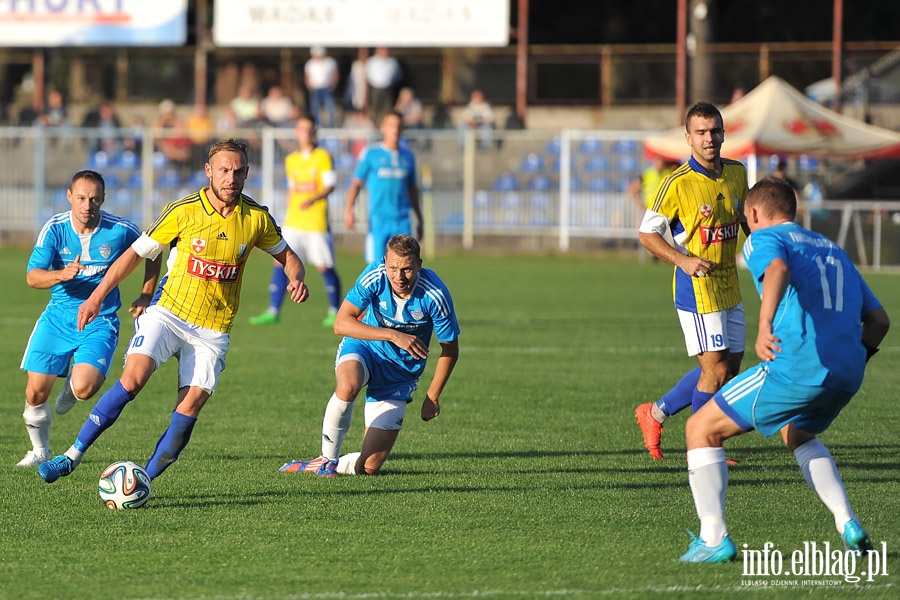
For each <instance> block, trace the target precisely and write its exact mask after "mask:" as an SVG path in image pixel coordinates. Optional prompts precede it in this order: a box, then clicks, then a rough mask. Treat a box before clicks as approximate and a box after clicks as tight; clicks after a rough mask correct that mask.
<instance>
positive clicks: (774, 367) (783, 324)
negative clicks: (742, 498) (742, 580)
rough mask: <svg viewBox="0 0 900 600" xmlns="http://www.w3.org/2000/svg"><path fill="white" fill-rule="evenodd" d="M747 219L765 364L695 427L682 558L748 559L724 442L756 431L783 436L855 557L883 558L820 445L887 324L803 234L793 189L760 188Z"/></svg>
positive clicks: (844, 270)
mask: <svg viewBox="0 0 900 600" xmlns="http://www.w3.org/2000/svg"><path fill="white" fill-rule="evenodd" d="M744 211H745V213H746V216H747V223H748V225H749V227H750V230H751V232H752V233H751V235H750V237H749V238H748V239H747V241H746V243H745V244H744V250H743V253H744V258H745V259H746V261H747V266H748V267H749V269H750V272H751V273H752V274H753V278H754V280H755V282H756V287H757V289H758V290H759V292H760V295H761V298H762V303H761V306H760V310H759V332H758V334H757V337H756V344H755V349H756V354H757V355H758V356H759V358H760V359H761V360H762V361H763V362H762V363H760V364H759V365H757V366H756V367H753V368H751V369H748V370H747V371H745V372H743V373H741V374H740V375H738V376H737V377H735V378H734V379H732V380H731V381H730V382H729V383H727V384H726V385H725V387H723V388H722V389H721V390H720V391H719V392H717V393H716V395H715V396H714V397H713V401H712V402H707V403H706V404H705V405H704V406H703V407H702V408H701V409H700V410H699V411H698V412H696V413H695V414H694V415H692V416H691V417H690V418H689V419H688V422H687V432H686V434H687V446H688V455H687V459H688V473H689V479H690V485H691V492H692V493H693V496H694V504H695V505H696V507H697V515H698V516H699V517H700V535H699V537H698V536H694V535H693V534H691V537H692V542H691V545H690V547H689V548H688V551H687V552H686V553H685V554H684V556H682V557H681V560H682V561H686V562H726V561H730V560H732V559H734V557H735V556H736V555H737V550H736V548H735V546H734V542H732V540H731V538H730V537H729V536H728V530H727V528H726V526H725V490H726V488H727V485H728V467H727V466H726V465H725V451H724V450H723V449H722V442H723V441H724V440H726V439H728V438H731V437H734V436H737V435H741V434H742V433H746V432H748V431H752V430H753V429H757V430H759V432H760V433H761V434H763V435H766V436H769V435H774V434H775V433H777V432H779V431H780V432H781V437H782V439H783V440H784V443H785V445H786V446H787V447H788V449H789V450H791V452H793V453H794V458H795V459H796V460H797V464H798V465H800V470H801V471H802V472H803V476H804V478H805V479H806V481H807V483H808V484H809V485H810V487H812V488H813V490H814V491H815V492H816V493H817V494H818V495H819V498H821V499H822V502H824V503H825V505H826V506H827V507H828V509H829V510H830V511H831V512H832V514H833V515H834V523H835V526H836V527H837V531H838V533H839V534H840V537H841V540H842V541H843V542H844V545H845V546H846V547H847V549H848V550H854V551H857V552H861V551H864V550H869V549H871V548H872V545H871V542H870V541H869V537H868V535H867V534H866V531H865V530H864V529H863V528H862V526H861V525H860V524H859V521H858V520H857V518H856V515H855V514H854V513H853V510H852V509H851V508H850V501H849V500H848V498H847V492H846V490H845V489H844V484H843V482H842V481H841V477H840V475H839V474H838V471H837V467H836V466H835V464H834V460H833V459H832V458H831V454H829V452H828V449H827V448H826V447H825V446H824V445H823V444H822V443H821V442H820V441H819V440H818V439H816V435H817V434H819V433H821V432H823V431H825V430H826V429H827V428H828V426H829V425H831V422H832V421H833V420H834V419H835V418H836V417H837V416H838V414H839V413H840V412H841V409H843V408H844V406H846V405H847V403H848V402H850V399H851V398H852V397H853V395H854V394H855V393H856V391H857V390H858V389H859V387H860V385H861V384H862V381H863V375H864V373H865V368H866V362H867V361H868V360H869V358H871V357H872V355H873V354H875V352H877V351H878V346H879V344H881V341H882V340H883V339H884V336H885V335H887V332H888V329H889V327H890V320H889V319H888V315H887V313H886V312H885V310H884V308H882V306H881V304H880V303H879V302H878V299H877V298H875V296H874V295H873V294H872V292H871V291H870V290H869V287H868V286H867V285H866V283H865V281H863V279H862V277H861V276H860V274H859V272H858V271H857V270H856V267H855V266H854V265H853V263H852V262H851V261H850V259H849V258H848V257H847V255H846V254H845V253H844V251H843V250H841V249H840V248H839V247H838V246H837V245H836V244H834V243H833V242H831V241H830V240H829V239H827V238H826V237H824V236H822V235H820V234H818V233H813V232H811V231H808V230H806V229H803V228H802V227H800V226H799V225H797V224H795V223H794V222H793V221H794V218H795V217H796V214H797V200H796V196H795V194H794V190H793V188H792V187H791V186H790V184H789V183H787V182H786V181H784V180H781V179H777V178H766V179H763V180H762V181H760V182H759V183H757V184H756V185H755V186H753V189H752V190H751V191H750V193H749V195H748V196H747V202H746V206H745V208H744Z"/></svg>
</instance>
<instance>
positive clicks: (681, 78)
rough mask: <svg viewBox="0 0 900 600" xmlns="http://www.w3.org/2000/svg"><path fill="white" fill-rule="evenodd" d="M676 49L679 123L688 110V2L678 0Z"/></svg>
mask: <svg viewBox="0 0 900 600" xmlns="http://www.w3.org/2000/svg"><path fill="white" fill-rule="evenodd" d="M676 22H677V25H676V36H677V37H676V40H677V41H676V49H675V115H676V119H677V121H681V120H682V119H683V118H684V112H685V110H687V108H686V107H687V99H686V93H687V0H678V18H677V19H676Z"/></svg>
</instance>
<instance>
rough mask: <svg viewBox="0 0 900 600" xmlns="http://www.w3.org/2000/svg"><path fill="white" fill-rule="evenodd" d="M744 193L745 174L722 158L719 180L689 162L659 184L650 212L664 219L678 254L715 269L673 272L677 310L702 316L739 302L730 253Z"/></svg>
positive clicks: (737, 164)
mask: <svg viewBox="0 0 900 600" xmlns="http://www.w3.org/2000/svg"><path fill="white" fill-rule="evenodd" d="M747 191H748V188H747V169H746V168H745V167H744V165H743V164H741V163H740V162H738V161H736V160H730V159H726V158H723V159H722V174H721V175H720V176H719V178H718V179H713V178H712V177H711V176H710V174H709V173H708V172H707V171H706V169H704V168H703V167H702V166H701V165H700V164H699V163H698V162H697V161H696V160H694V159H693V157H692V158H691V159H690V160H688V162H686V163H684V164H683V165H681V166H680V167H678V168H677V169H675V171H673V172H672V173H670V174H669V175H668V176H666V178H665V179H663V181H662V183H661V184H660V186H659V189H658V190H657V192H656V198H655V199H654V201H653V204H652V205H651V206H650V208H649V211H651V212H654V213H657V214H659V215H662V216H663V217H665V219H666V221H667V223H668V227H669V229H670V231H671V232H672V237H673V239H674V241H675V245H676V247H677V248H678V250H679V251H681V252H682V253H684V254H686V255H688V256H699V257H700V258H703V259H705V260H708V261H710V262H712V263H713V265H714V266H713V269H712V270H711V271H710V272H709V273H708V274H707V276H706V277H691V276H690V275H688V274H687V273H685V272H684V271H682V270H681V269H679V268H677V267H676V268H675V275H674V278H673V282H672V290H673V296H674V299H675V307H676V308H678V309H681V310H686V311H690V312H695V313H698V314H707V313H712V312H718V311H720V310H726V309H729V308H731V307H733V306H737V304H739V303H740V302H741V288H740V282H739V281H738V275H737V267H736V265H735V254H736V253H737V243H738V236H739V234H740V229H741V222H742V221H744V220H745V219H744V200H745V198H746V197H747ZM642 231H643V226H642Z"/></svg>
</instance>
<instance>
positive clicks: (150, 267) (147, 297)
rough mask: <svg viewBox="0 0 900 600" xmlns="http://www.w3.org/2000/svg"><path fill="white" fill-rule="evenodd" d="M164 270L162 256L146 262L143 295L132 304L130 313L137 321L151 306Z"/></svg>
mask: <svg viewBox="0 0 900 600" xmlns="http://www.w3.org/2000/svg"><path fill="white" fill-rule="evenodd" d="M161 268H162V255H161V254H160V255H159V256H157V257H156V258H154V259H149V258H148V259H147V260H146V261H145V262H144V285H142V286H141V295H140V296H138V297H137V300H135V301H134V302H132V303H131V306H130V307H129V308H128V312H130V313H131V315H132V316H133V317H134V318H135V319H136V318H138V317H139V316H141V315H142V314H144V311H145V310H146V309H147V307H148V306H150V301H151V300H153V295H154V294H155V293H156V284H157V283H158V282H159V272H160V269H161Z"/></svg>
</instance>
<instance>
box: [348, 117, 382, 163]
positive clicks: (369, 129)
mask: <svg viewBox="0 0 900 600" xmlns="http://www.w3.org/2000/svg"><path fill="white" fill-rule="evenodd" d="M344 129H348V130H351V131H352V132H354V136H353V137H352V138H351V140H350V153H351V154H353V158H357V157H359V153H360V151H361V150H362V149H363V148H365V147H366V145H367V144H368V143H369V138H370V136H372V135H373V132H374V131H375V122H374V121H372V119H371V118H370V117H369V115H368V114H367V113H366V111H365V110H363V109H360V110H355V111H353V112H351V113H350V114H349V115H347V117H346V118H345V119H344Z"/></svg>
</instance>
